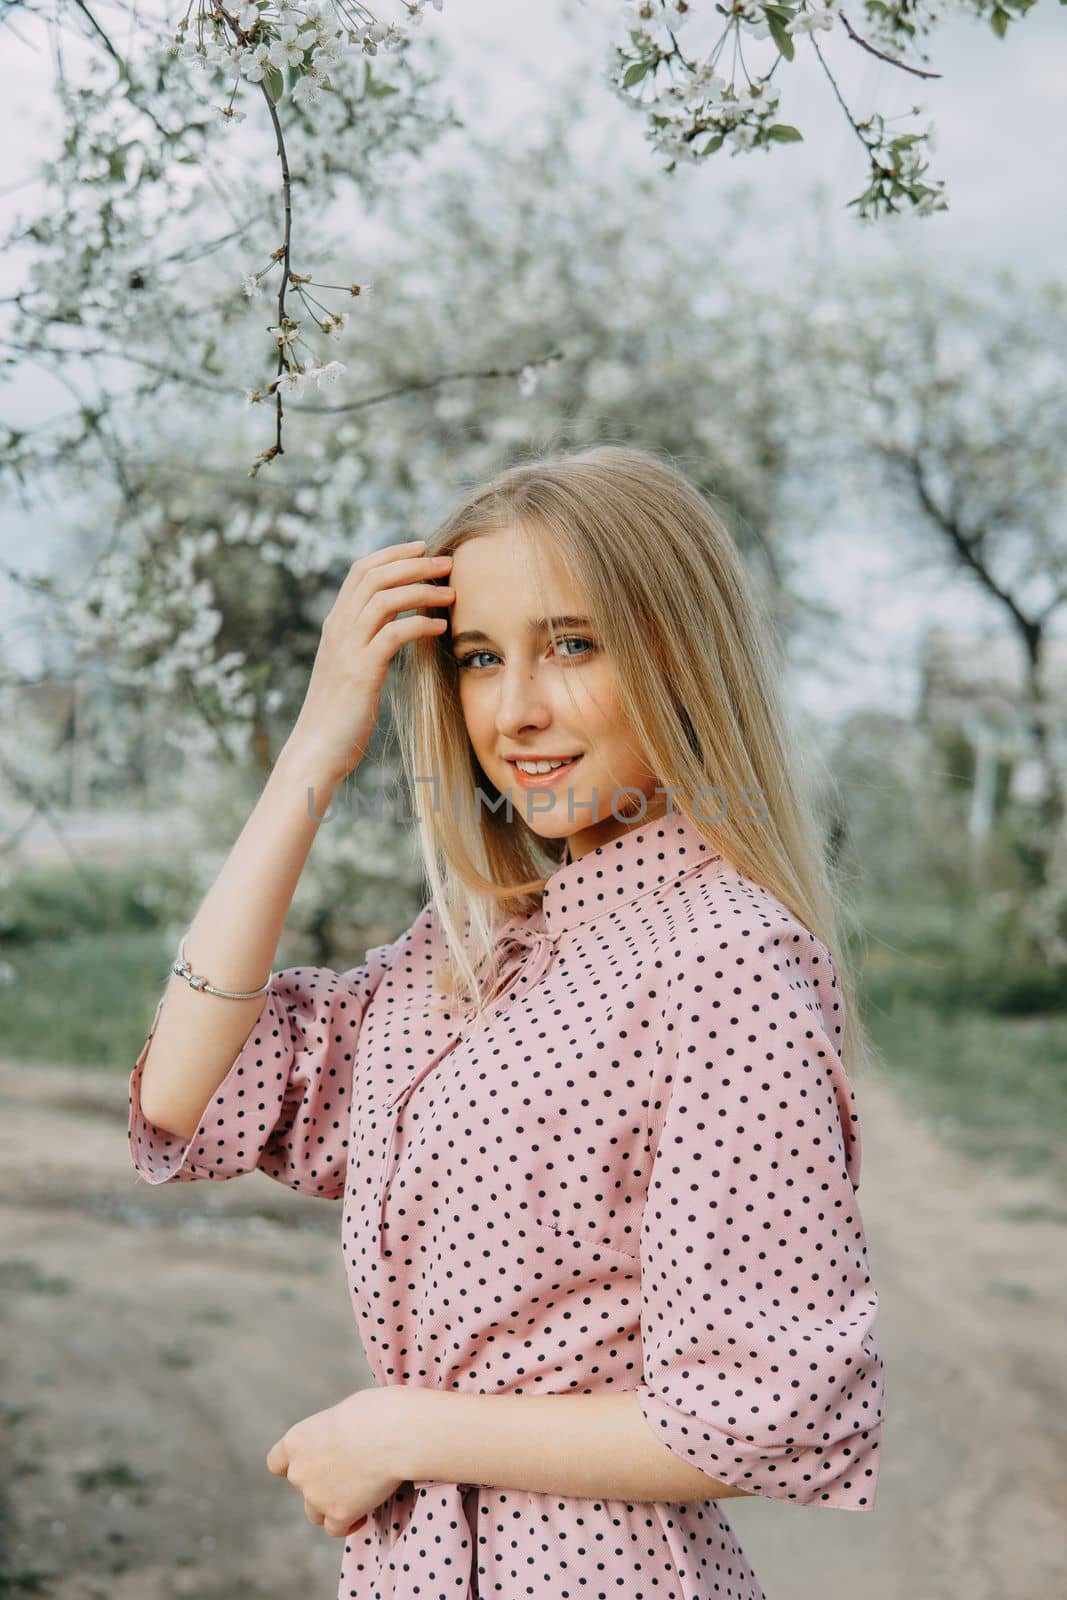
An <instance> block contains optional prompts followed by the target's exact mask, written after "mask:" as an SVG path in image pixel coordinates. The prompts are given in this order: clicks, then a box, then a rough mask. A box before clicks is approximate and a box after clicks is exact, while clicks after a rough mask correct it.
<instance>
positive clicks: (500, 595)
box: [451, 523, 581, 614]
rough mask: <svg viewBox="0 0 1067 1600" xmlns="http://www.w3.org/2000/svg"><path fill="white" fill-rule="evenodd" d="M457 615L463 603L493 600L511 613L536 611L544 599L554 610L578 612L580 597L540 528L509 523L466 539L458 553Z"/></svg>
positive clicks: (455, 569)
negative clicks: (569, 609)
mask: <svg viewBox="0 0 1067 1600" xmlns="http://www.w3.org/2000/svg"><path fill="white" fill-rule="evenodd" d="M451 581H452V582H453V583H454V584H455V587H456V604H455V607H454V608H453V610H454V614H455V613H458V611H459V609H460V607H461V606H462V605H463V604H464V601H465V600H469V601H470V602H471V604H472V605H475V604H477V603H479V602H481V601H485V600H490V601H491V602H492V604H493V606H494V607H501V606H503V607H506V608H507V610H508V611H509V613H510V612H515V611H533V610H535V609H537V608H539V607H540V605H541V599H542V596H543V597H544V599H545V600H546V601H548V602H549V603H550V604H551V605H552V606H553V608H554V609H561V608H564V607H570V608H574V607H576V606H577V605H578V604H579V603H580V599H581V596H580V593H579V590H578V588H577V586H576V585H575V582H574V580H573V579H572V578H571V576H570V573H569V571H568V568H567V564H566V562H565V561H564V560H563V558H562V557H561V555H560V553H559V551H558V550H557V549H556V548H555V546H554V544H553V542H552V540H551V539H550V538H548V537H546V536H545V535H544V534H543V533H542V532H541V530H539V529H538V528H537V527H536V526H531V525H526V524H521V523H508V524H507V525H506V526H503V527H500V528H492V529H490V530H489V531H487V532H485V533H479V534H476V535H475V536H474V537H473V538H471V539H468V540H466V541H465V542H464V543H463V544H462V545H460V547H459V548H458V549H457V550H456V551H455V552H454V555H453V561H452V579H451Z"/></svg>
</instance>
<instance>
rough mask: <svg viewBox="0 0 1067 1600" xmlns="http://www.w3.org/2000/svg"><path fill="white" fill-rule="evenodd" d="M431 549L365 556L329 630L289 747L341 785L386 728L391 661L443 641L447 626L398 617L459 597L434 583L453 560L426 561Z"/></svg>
mask: <svg viewBox="0 0 1067 1600" xmlns="http://www.w3.org/2000/svg"><path fill="white" fill-rule="evenodd" d="M424 544H425V541H424V540H419V541H418V542H417V546H413V545H412V544H390V545H386V546H385V548H384V549H383V550H374V551H372V552H371V554H370V555H366V556H361V557H360V559H359V560H358V561H354V562H353V563H352V565H351V567H350V568H349V570H348V576H347V577H346V578H345V580H344V582H343V583H342V585H341V587H340V589H339V590H338V593H337V598H336V600H335V601H334V603H333V605H332V606H331V608H330V610H329V612H328V613H327V615H326V618H325V620H324V621H323V624H322V634H321V637H320V639H319V648H318V651H317V652H316V655H315V664H314V666H313V668H312V672H311V679H310V682H309V683H308V687H307V693H306V694H305V696H304V703H303V705H302V706H301V708H300V714H299V716H298V717H297V719H296V722H295V724H294V725H293V730H292V732H291V733H290V735H289V738H288V741H287V747H288V748H289V749H290V750H293V749H298V750H300V751H301V752H302V754H303V755H304V757H305V758H307V757H310V758H311V759H312V760H313V761H314V762H315V763H316V764H317V765H319V766H320V768H321V770H322V773H323V776H324V778H328V779H329V780H330V781H332V782H336V783H340V782H341V781H342V780H343V779H344V778H346V777H347V776H348V774H349V773H350V772H352V771H353V769H354V768H355V767H357V766H358V765H359V763H360V761H361V760H362V758H363V752H364V751H365V749H366V747H367V742H368V740H369V739H370V736H371V734H372V733H373V731H374V728H375V725H376V723H377V721H378V708H379V705H380V702H381V692H382V684H383V683H384V682H385V675H386V671H387V669H388V666H389V663H390V661H391V660H392V659H393V657H394V656H395V655H396V652H397V651H398V650H399V649H400V647H401V645H403V644H407V643H408V642H409V641H410V640H412V639H422V638H437V637H438V636H439V635H440V634H442V633H443V632H444V631H445V628H446V626H447V618H444V617H432V616H428V615H427V614H426V613H425V611H417V612H416V614H415V615H414V616H410V617H398V616H397V615H396V613H397V612H399V611H410V610H412V608H413V607H429V606H433V607H439V606H445V605H451V603H452V601H453V600H454V599H455V590H454V589H452V588H451V587H450V586H447V587H446V586H445V585H443V584H440V583H431V582H430V581H429V580H430V579H431V578H441V577H444V576H447V575H448V573H449V572H450V571H451V565H452V558H451V556H443V557H436V556H426V555H422V554H420V553H419V547H421V546H422V545H424Z"/></svg>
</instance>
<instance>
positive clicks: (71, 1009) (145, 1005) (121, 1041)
mask: <svg viewBox="0 0 1067 1600" xmlns="http://www.w3.org/2000/svg"><path fill="white" fill-rule="evenodd" d="M994 899H995V897H990V896H981V895H977V896H976V895H974V894H973V893H971V892H970V891H967V890H965V889H963V888H960V887H956V888H955V889H952V888H946V887H945V886H943V885H934V886H931V885H930V884H928V883H925V882H895V883H893V884H892V885H885V886H883V887H882V892H881V893H880V894H879V895H877V896H876V897H874V898H873V899H872V900H871V901H870V903H869V905H868V907H867V912H866V915H865V916H864V917H863V921H864V923H865V925H866V927H867V930H868V933H869V938H868V940H867V941H866V946H865V949H864V951H863V953H862V955H861V958H860V965H861V971H862V991H863V1008H864V1016H865V1018H866V1021H867V1025H868V1027H869V1029H870V1032H871V1034H872V1036H873V1039H874V1042H875V1045H876V1047H877V1049H878V1050H879V1052H880V1054H881V1055H882V1058H883V1060H884V1062H885V1065H886V1067H887V1069H888V1070H889V1072H890V1073H891V1074H892V1076H893V1078H894V1079H895V1081H896V1082H897V1083H898V1084H899V1086H900V1088H901V1090H902V1092H903V1093H905V1094H906V1095H908V1096H909V1097H910V1098H911V1099H912V1101H913V1103H915V1104H916V1105H918V1106H919V1107H920V1108H921V1109H922V1111H923V1113H924V1114H925V1115H926V1116H927V1117H929V1118H930V1119H931V1121H932V1122H933V1123H934V1124H935V1126H936V1127H937V1130H938V1132H939V1133H940V1134H941V1135H942V1137H944V1138H945V1139H946V1140H947V1141H948V1142H950V1143H951V1144H953V1145H955V1146H956V1147H957V1148H959V1149H961V1150H964V1151H966V1152H967V1153H968V1154H970V1155H973V1156H976V1157H978V1158H979V1159H981V1160H989V1161H993V1162H995V1163H996V1164H997V1165H998V1166H1001V1167H1002V1168H1005V1169H1007V1170H1010V1171H1016V1172H1032V1171H1043V1172H1047V1173H1049V1174H1050V1175H1052V1176H1054V1177H1055V1178H1056V1179H1057V1180H1059V1181H1061V1182H1064V1183H1067V1153H1065V1152H1067V1141H1065V1139H1064V1134H1065V1132H1067V1070H1065V1068H1067V982H1064V981H1063V980H1062V978H1061V977H1060V976H1059V975H1057V974H1055V973H1050V972H1049V971H1047V970H1044V969H1042V968H1041V966H1040V965H1039V964H1037V963H1035V962H1033V961H1032V960H1029V959H1024V958H1021V957H1018V956H1013V955H1012V953H1011V950H1012V946H1011V940H1010V937H1009V936H1008V935H1007V933H1006V931H1005V929H1004V928H1003V927H1002V926H1000V925H999V924H998V922H997V920H996V915H995V913H994V912H993V911H992V910H991V909H990V907H991V906H992V905H993V903H994ZM190 904H191V900H190V896H189V892H188V888H187V885H186V884H185V882H184V879H183V875H182V869H181V867H180V865H178V866H176V867H171V868H165V869H161V868H159V867H157V866H156V865H155V864H154V863H147V864H140V865H138V864H137V863H128V864H126V865H124V866H122V867H117V868H102V867H96V868H93V869H92V870H91V872H90V873H89V874H88V876H87V875H86V873H85V872H84V871H83V872H82V873H80V874H74V873H72V872H70V871H69V869H59V868H48V869H46V870H42V869H36V870H34V871H32V872H25V873H23V874H21V875H20V876H19V877H18V878H17V879H16V880H15V881H14V882H13V883H12V884H11V885H9V886H8V889H7V890H6V891H5V895H4V908H3V913H2V915H0V974H2V973H3V971H4V968H5V965H6V967H7V968H8V969H10V971H11V972H13V974H14V979H13V981H10V982H0V1041H2V1043H0V1052H2V1054H3V1055H4V1056H5V1058H7V1059H8V1060H24V1061H42V1062H59V1063H69V1064H73V1065H86V1066H110V1067H113V1068H114V1069H115V1070H116V1071H120V1072H125V1073H129V1071H130V1070H131V1068H132V1066H133V1063H134V1061H135V1060H136V1058H137V1053H138V1051H139V1050H140V1048H141V1046H142V1045H143V1043H144V1040H145V1036H146V1034H147V1032H148V1027H149V1025H150V1023H151V1020H152V1014H153V1012H154V1010H155V1005H156V1001H157V1000H158V999H159V996H160V995H161V994H162V993H163V990H164V988H165V987H166V984H167V981H168V977H169V969H170V963H171V961H172V959H173V957H174V951H173V949H172V948H171V946H170V943H169V942H168V941H167V940H166V938H165V936H164V932H163V929H164V926H165V925H167V924H168V923H169V925H171V926H173V924H174V922H175V920H180V918H181V915H182V914H183V910H188V908H189V906H190ZM298 959H303V958H302V957H301V958H297V957H295V956H290V957H287V960H286V964H296V963H297V961H298ZM1055 1214H1056V1215H1058V1216H1062V1215H1063V1213H1062V1212H1059V1211H1057V1212H1056V1213H1055Z"/></svg>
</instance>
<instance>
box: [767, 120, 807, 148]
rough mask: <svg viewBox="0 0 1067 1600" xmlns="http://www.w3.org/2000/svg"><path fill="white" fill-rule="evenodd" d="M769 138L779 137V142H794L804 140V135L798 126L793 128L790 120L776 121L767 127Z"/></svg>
mask: <svg viewBox="0 0 1067 1600" xmlns="http://www.w3.org/2000/svg"><path fill="white" fill-rule="evenodd" d="M767 137H768V139H777V141H778V143H779V144H794V143H795V142H796V141H797V140H798V139H799V140H801V141H803V138H804V135H803V134H802V133H801V132H800V131H799V129H797V128H791V127H790V126H789V124H788V122H776V123H775V124H774V126H773V127H770V128H768V129H767Z"/></svg>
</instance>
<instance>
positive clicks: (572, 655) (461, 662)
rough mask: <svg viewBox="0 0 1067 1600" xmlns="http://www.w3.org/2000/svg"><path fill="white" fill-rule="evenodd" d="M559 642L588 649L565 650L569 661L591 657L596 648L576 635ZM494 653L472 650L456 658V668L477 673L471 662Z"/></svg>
mask: <svg viewBox="0 0 1067 1600" xmlns="http://www.w3.org/2000/svg"><path fill="white" fill-rule="evenodd" d="M559 642H560V645H565V644H584V645H587V646H588V648H587V649H585V650H577V651H574V650H566V651H564V652H563V653H564V655H565V656H567V657H568V658H569V659H571V660H574V659H577V658H580V657H582V656H587V655H593V654H594V652H595V651H596V648H597V647H596V645H595V644H594V643H593V641H592V639H582V638H579V637H578V636H577V635H569V636H568V637H566V638H561V639H560V641H559ZM495 653H496V652H495V651H493V650H472V651H471V652H470V654H469V655H465V656H457V658H456V666H457V667H458V668H459V670H460V671H461V672H462V671H464V670H465V669H466V668H471V669H472V670H473V671H475V672H477V671H479V670H480V669H479V668H477V667H473V666H472V664H473V662H475V661H476V660H477V659H478V657H479V656H493V655H495Z"/></svg>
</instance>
